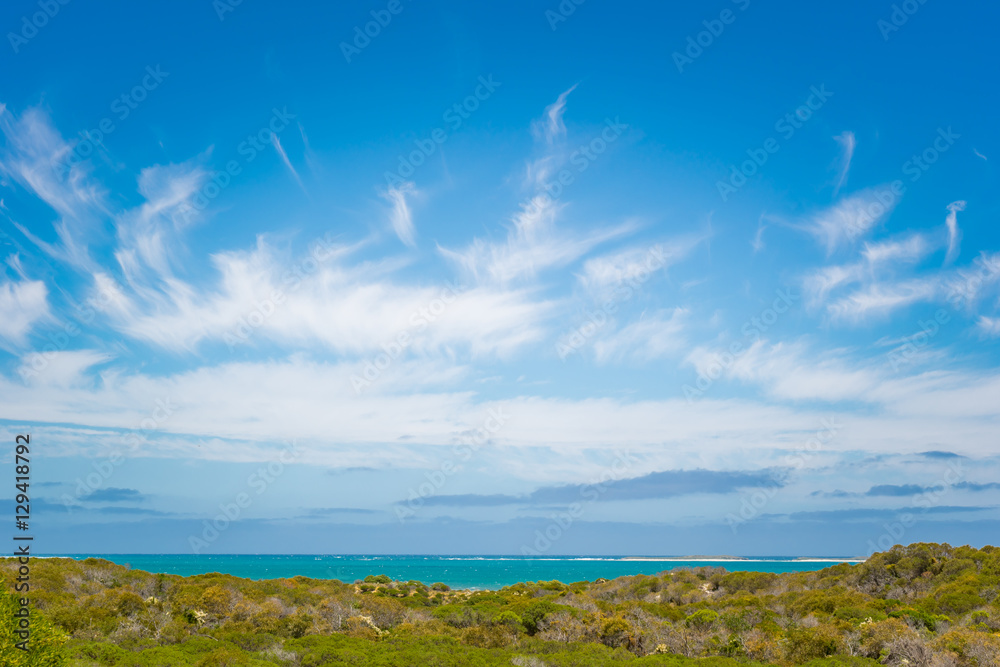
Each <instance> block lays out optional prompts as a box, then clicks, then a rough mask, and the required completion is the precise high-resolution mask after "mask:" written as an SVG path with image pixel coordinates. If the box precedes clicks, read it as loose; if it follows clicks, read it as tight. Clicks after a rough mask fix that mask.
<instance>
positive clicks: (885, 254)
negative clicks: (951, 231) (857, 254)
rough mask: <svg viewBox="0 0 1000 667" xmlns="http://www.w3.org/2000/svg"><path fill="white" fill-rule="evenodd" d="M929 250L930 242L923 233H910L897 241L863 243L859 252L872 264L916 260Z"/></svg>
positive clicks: (924, 255) (925, 254)
mask: <svg viewBox="0 0 1000 667" xmlns="http://www.w3.org/2000/svg"><path fill="white" fill-rule="evenodd" d="M930 251H931V246H930V243H928V242H927V239H926V238H925V237H924V236H923V234H911V235H910V236H909V237H907V238H905V239H903V240H899V241H883V242H881V243H865V247H864V250H862V251H861V254H862V255H863V256H864V258H865V260H866V261H867V262H868V264H869V265H872V266H874V265H878V264H889V263H893V262H911V263H912V262H916V261H918V260H920V259H923V258H924V257H926V256H927V254H928V253H929V252H930Z"/></svg>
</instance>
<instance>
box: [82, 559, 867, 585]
mask: <svg viewBox="0 0 1000 667" xmlns="http://www.w3.org/2000/svg"><path fill="white" fill-rule="evenodd" d="M92 556H93V557H94V558H105V559H107V560H110V561H112V562H114V563H118V564H120V565H125V564H128V565H130V566H131V567H132V568H134V569H137V570H145V571H147V572H163V573H166V574H179V575H182V576H191V575H194V574H205V573H207V572H221V573H224V574H231V575H233V576H236V577H243V578H246V579H278V578H289V577H294V576H297V575H301V576H304V577H310V578H312V579H339V580H341V581H346V582H352V581H355V580H356V579H364V578H365V577H366V576H368V575H369V574H387V575H389V576H390V577H392V578H393V579H396V580H399V581H410V580H417V581H422V582H424V583H425V584H432V583H435V582H438V581H440V582H443V583H446V584H448V585H449V586H451V587H452V588H476V589H497V588H502V587H503V586H510V585H512V584H516V583H518V582H521V581H551V580H553V579H556V580H559V581H562V582H564V583H570V582H574V581H593V580H594V579H597V578H599V577H604V578H606V579H614V578H615V577H621V576H626V575H634V574H656V573H657V572H662V571H664V570H671V569H673V568H677V567H701V566H714V567H724V568H726V570H728V571H730V572H735V571H738V570H748V571H753V572H806V571H812V570H821V569H823V568H825V567H829V566H830V565H833V564H834V563H833V562H829V561H826V562H816V561H796V560H793V559H789V558H785V559H780V558H775V559H759V560H757V559H754V560H727V561H709V560H697V561H692V560H687V561H682V560H656V561H647V560H641V561H639V560H624V559H621V558H572V557H567V558H523V557H518V556H270V555H268V556H251V555H237V556H208V555H203V556H192V555H148V554H111V555H97V554H94V555H92ZM69 557H70V558H75V559H77V560H82V559H84V558H88V557H91V555H73V556H69ZM840 562H850V561H840Z"/></svg>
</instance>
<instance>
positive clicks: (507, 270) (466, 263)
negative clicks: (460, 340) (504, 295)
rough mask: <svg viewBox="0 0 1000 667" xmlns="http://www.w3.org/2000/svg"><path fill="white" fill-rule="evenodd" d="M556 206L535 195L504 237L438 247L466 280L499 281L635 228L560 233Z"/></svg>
mask: <svg viewBox="0 0 1000 667" xmlns="http://www.w3.org/2000/svg"><path fill="white" fill-rule="evenodd" d="M561 209H562V206H561V205H559V204H557V203H555V202H554V201H552V200H551V199H550V198H548V197H546V196H538V197H535V198H534V199H533V200H532V201H531V203H530V204H528V205H527V206H525V207H524V208H523V209H522V210H521V211H520V212H519V213H518V214H517V215H516V216H515V217H514V219H513V226H512V227H511V229H510V231H509V232H508V234H507V239H506V241H503V242H493V241H485V240H483V239H480V238H477V239H476V240H474V241H473V242H472V243H471V244H470V245H469V246H467V247H466V248H465V249H463V250H449V249H446V248H441V247H439V250H440V252H441V254H442V255H443V256H444V257H445V258H447V259H448V260H450V261H451V262H453V263H455V264H456V265H457V266H458V267H459V268H461V269H462V270H463V271H464V272H465V274H466V275H468V276H470V277H471V279H473V280H475V281H479V282H484V283H494V284H500V285H503V284H506V283H509V282H511V281H514V280H518V279H525V278H532V277H534V276H536V275H537V274H538V273H540V272H542V271H544V270H546V269H550V268H555V267H561V266H566V265H567V264H569V263H571V262H573V261H575V260H577V259H579V258H580V257H581V256H583V255H584V254H586V253H588V252H590V250H592V249H593V248H595V247H596V246H598V245H600V244H601V243H604V242H606V241H609V240H611V239H615V238H619V237H621V236H623V235H625V234H627V233H630V232H631V231H633V229H634V226H633V225H630V224H622V225H617V226H614V227H608V228H603V229H596V230H593V231H590V232H587V233H583V234H572V233H568V232H562V231H560V230H558V229H557V227H556V224H555V223H556V219H557V217H558V214H559V212H560V210H561Z"/></svg>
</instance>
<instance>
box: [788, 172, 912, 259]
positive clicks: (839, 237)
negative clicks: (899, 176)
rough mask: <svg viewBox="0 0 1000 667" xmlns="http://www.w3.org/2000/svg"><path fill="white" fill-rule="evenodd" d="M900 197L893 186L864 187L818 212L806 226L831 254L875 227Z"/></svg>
mask: <svg viewBox="0 0 1000 667" xmlns="http://www.w3.org/2000/svg"><path fill="white" fill-rule="evenodd" d="M898 199H899V198H898V197H897V196H896V195H894V194H893V192H892V190H891V189H890V186H881V187H878V188H869V189H867V190H862V191H861V192H858V193H855V194H853V195H850V196H847V197H843V198H841V199H840V200H838V201H837V203H836V204H834V205H833V206H831V207H829V208H827V209H824V210H822V211H819V212H818V213H815V214H814V215H812V216H811V217H810V218H809V219H808V220H807V221H806V223H805V227H804V228H805V229H806V230H807V231H808V232H809V233H811V234H812V235H813V236H815V237H816V238H817V240H819V241H820V243H822V244H823V246H825V247H826V251H827V254H832V253H833V251H835V250H837V249H838V248H840V247H841V246H845V245H848V244H850V243H852V242H854V241H855V240H857V239H859V238H861V237H862V236H864V235H866V234H868V232H870V231H871V230H872V229H874V228H875V227H876V226H877V225H878V224H879V223H881V222H882V221H883V220H884V219H885V218H886V217H887V216H888V215H889V214H890V213H891V212H892V210H893V209H894V208H895V206H896V204H897V203H898Z"/></svg>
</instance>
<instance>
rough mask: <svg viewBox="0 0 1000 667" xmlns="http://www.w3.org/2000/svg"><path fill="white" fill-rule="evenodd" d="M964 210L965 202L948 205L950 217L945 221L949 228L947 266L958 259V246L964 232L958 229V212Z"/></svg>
mask: <svg viewBox="0 0 1000 667" xmlns="http://www.w3.org/2000/svg"><path fill="white" fill-rule="evenodd" d="M964 210H965V202H964V201H961V200H959V201H953V202H952V203H950V204H948V217H947V218H945V221H944V222H945V225H946V226H947V227H948V254H947V255H946V256H945V259H944V263H945V265H948V264H951V263H952V262H954V261H955V259H956V258H957V257H958V249H959V248H958V244H959V243H960V242H961V240H962V230H960V229H959V228H958V212H959V211H964Z"/></svg>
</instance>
